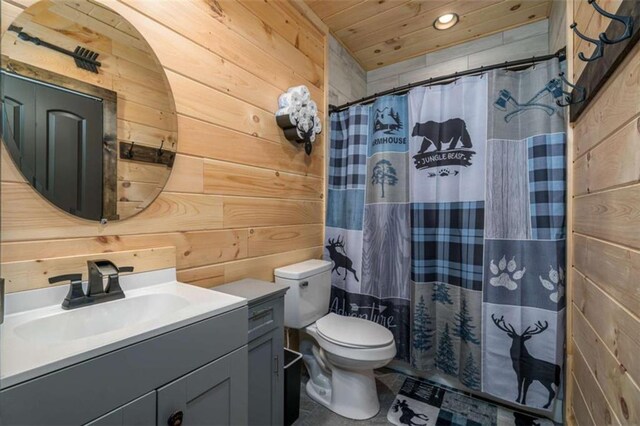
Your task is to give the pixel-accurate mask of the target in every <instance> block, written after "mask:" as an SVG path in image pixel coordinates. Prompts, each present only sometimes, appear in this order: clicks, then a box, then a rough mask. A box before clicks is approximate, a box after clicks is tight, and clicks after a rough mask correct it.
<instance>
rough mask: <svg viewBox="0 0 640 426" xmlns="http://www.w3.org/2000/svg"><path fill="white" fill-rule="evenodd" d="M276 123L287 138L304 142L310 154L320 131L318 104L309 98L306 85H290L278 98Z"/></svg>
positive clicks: (306, 150) (305, 148)
mask: <svg viewBox="0 0 640 426" xmlns="http://www.w3.org/2000/svg"><path fill="white" fill-rule="evenodd" d="M278 108H279V109H278V111H276V123H278V126H280V128H282V130H284V136H285V137H286V138H287V140H290V141H295V142H298V143H304V150H305V152H306V153H307V155H311V150H312V149H313V143H314V142H315V141H316V136H317V135H318V134H319V133H320V132H322V124H321V122H320V117H319V116H318V106H317V105H316V103H315V102H314V101H312V100H311V94H310V92H309V89H308V88H307V86H296V87H291V88H289V90H287V91H286V92H285V93H283V94H282V95H280V97H279V98H278Z"/></svg>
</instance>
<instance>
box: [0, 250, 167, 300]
mask: <svg viewBox="0 0 640 426" xmlns="http://www.w3.org/2000/svg"><path fill="white" fill-rule="evenodd" d="M103 258H104V253H92V254H83V255H80V256H77V255H76V256H65V257H51V258H39V259H32V260H24V261H19V262H7V263H3V265H2V276H3V278H5V279H6V280H7V282H6V283H7V285H8V286H9V287H10V288H11V291H24V290H31V289H34V288H40V287H42V282H47V280H48V278H50V277H55V276H57V275H65V274H73V273H82V279H83V280H87V279H88V278H89V277H88V275H87V271H88V269H87V261H89V260H100V259H103ZM175 259H176V249H175V247H160V248H145V249H141V250H130V251H123V252H117V251H116V252H110V253H109V260H111V261H112V262H113V263H115V264H116V265H118V266H131V265H130V264H129V262H131V263H133V264H134V265H135V272H145V271H154V270H157V269H163V268H171V267H173V266H174V264H175ZM54 285H69V282H64V281H63V282H60V283H57V284H54Z"/></svg>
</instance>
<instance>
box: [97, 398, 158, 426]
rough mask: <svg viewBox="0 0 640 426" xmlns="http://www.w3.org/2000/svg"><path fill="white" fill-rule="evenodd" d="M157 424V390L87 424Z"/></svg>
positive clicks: (141, 425)
mask: <svg viewBox="0 0 640 426" xmlns="http://www.w3.org/2000/svg"><path fill="white" fill-rule="evenodd" d="M154 424H156V391H151V392H149V393H148V394H146V395H143V396H141V397H140V398H137V399H135V400H133V401H131V402H130V403H128V404H125V405H123V406H122V407H120V408H117V409H115V410H113V411H111V412H109V413H107V414H105V415H104V416H102V417H99V418H97V419H95V420H93V421H91V422H89V423H87V425H86V426H149V425H154Z"/></svg>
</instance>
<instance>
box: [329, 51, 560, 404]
mask: <svg viewBox="0 0 640 426" xmlns="http://www.w3.org/2000/svg"><path fill="white" fill-rule="evenodd" d="M558 73H559V65H558V61H557V60H551V61H548V62H545V63H541V64H537V65H536V66H534V67H531V68H528V69H526V70H523V71H517V72H515V71H504V70H496V71H492V72H489V73H487V74H484V75H482V76H474V77H465V78H461V79H458V80H457V81H456V82H454V83H450V84H447V85H441V86H432V87H429V88H416V89H413V90H411V91H410V92H409V93H408V94H407V95H404V96H388V97H384V98H380V99H378V100H377V101H376V102H375V103H374V104H373V105H370V106H355V107H352V108H349V109H348V110H346V111H342V112H339V113H334V114H333V115H332V116H331V151H330V159H329V182H328V183H329V194H328V206H327V228H326V246H325V248H326V250H325V256H326V259H327V260H331V261H333V262H334V267H333V270H332V295H331V311H332V312H336V313H338V314H341V315H350V316H358V317H362V318H366V319H369V320H371V321H375V322H377V323H379V324H382V325H383V326H385V327H387V328H389V330H391V331H392V332H393V334H394V336H395V339H396V344H397V348H398V354H397V358H398V359H400V360H403V361H406V362H408V363H410V364H411V365H412V366H413V367H415V368H418V369H421V370H425V371H430V370H433V371H438V372H441V373H444V374H446V375H449V376H451V377H452V379H454V380H456V381H457V382H458V383H459V384H460V385H463V386H465V387H468V388H471V389H473V390H478V391H482V392H485V393H488V394H490V395H493V396H496V397H499V398H502V399H504V400H506V401H509V402H512V403H516V404H521V405H524V406H529V407H533V408H537V409H542V410H549V411H551V410H552V409H553V408H554V407H553V406H554V404H555V403H556V402H557V401H559V400H560V398H561V395H560V394H561V381H562V367H563V357H564V353H563V351H564V319H565V316H564V314H565V303H566V302H565V296H564V286H565V271H566V268H565V187H566V179H565V131H564V112H563V110H562V108H560V107H559V106H557V105H556V103H555V101H556V100H557V99H561V96H562V85H561V81H560V80H559V78H558Z"/></svg>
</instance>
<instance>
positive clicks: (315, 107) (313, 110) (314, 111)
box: [307, 101, 318, 115]
mask: <svg viewBox="0 0 640 426" xmlns="http://www.w3.org/2000/svg"><path fill="white" fill-rule="evenodd" d="M307 109H308V110H309V114H311V115H316V114H318V105H317V104H316V103H315V101H309V103H308V104H307Z"/></svg>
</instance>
